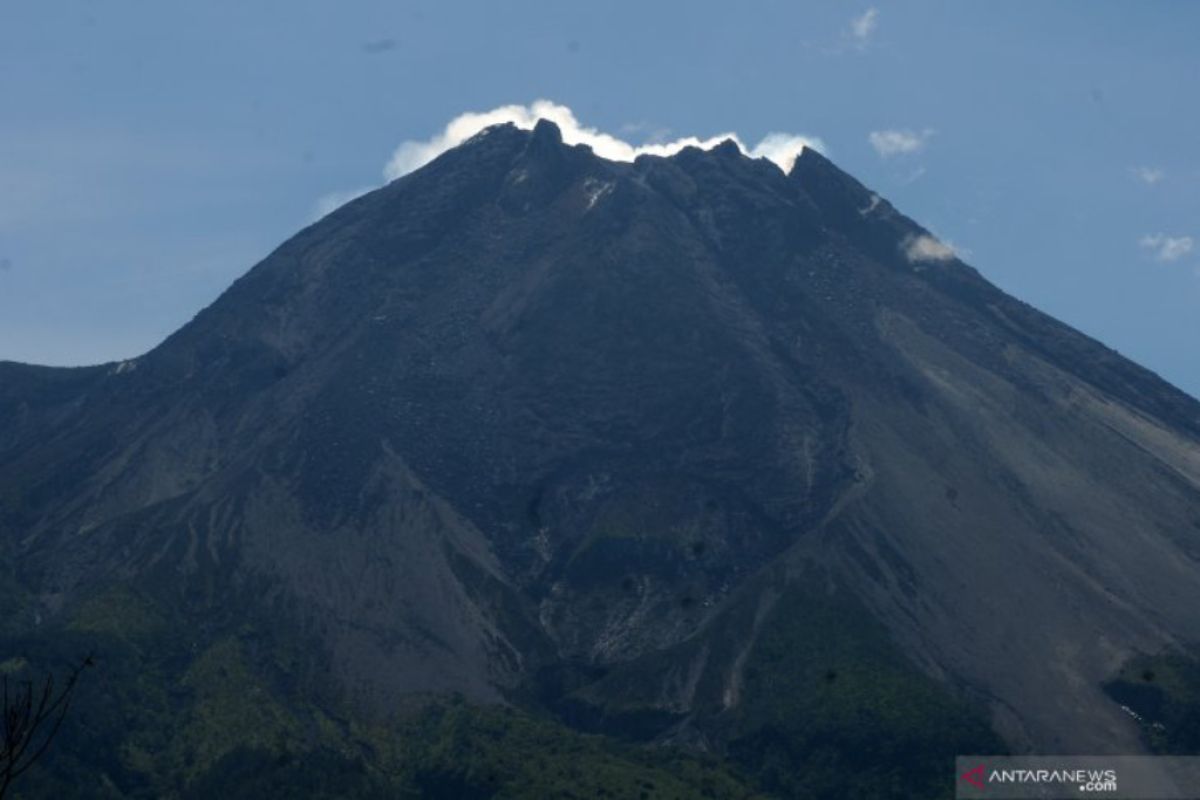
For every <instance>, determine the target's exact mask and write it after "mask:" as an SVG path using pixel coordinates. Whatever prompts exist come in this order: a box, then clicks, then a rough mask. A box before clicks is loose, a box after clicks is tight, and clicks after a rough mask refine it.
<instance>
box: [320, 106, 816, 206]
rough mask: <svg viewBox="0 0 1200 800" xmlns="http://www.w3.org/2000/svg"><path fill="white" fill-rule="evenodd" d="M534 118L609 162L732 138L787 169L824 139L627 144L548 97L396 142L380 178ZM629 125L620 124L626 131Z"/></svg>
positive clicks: (355, 193) (340, 197)
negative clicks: (494, 129)
mask: <svg viewBox="0 0 1200 800" xmlns="http://www.w3.org/2000/svg"><path fill="white" fill-rule="evenodd" d="M539 119H548V120H550V121H551V122H553V123H554V124H556V125H557V126H558V127H559V130H561V131H562V137H563V141H564V142H565V143H566V144H570V145H574V144H585V145H587V146H589V147H591V148H592V150H593V152H595V154H596V155H598V156H600V157H601V158H607V159H609V160H611V161H633V160H634V159H635V158H637V157H638V156H640V155H657V156H671V155H675V154H676V153H678V152H679V151H680V150H682V149H684V148H685V147H699V148H701V149H703V150H710V149H712V148H713V147H716V146H717V145H718V144H720V143H721V142H723V141H725V140H726V139H732V140H733V141H734V143H736V144H737V146H738V149H739V150H741V151H742V152H743V153H745V154H746V155H747V156H749V157H751V158H765V159H767V160H769V161H771V162H772V163H774V164H775V165H776V166H778V167H779V168H780V169H781V170H783V171H784V172H788V171H790V170H791V168H792V165H793V164H794V163H795V161H796V157H797V156H798V155H800V152H801V151H802V150H803V149H804V148H805V147H811V148H813V149H814V150H818V151H822V152H824V151H825V144H824V143H823V142H822V141H821V140H820V139H818V138H817V137H815V136H806V135H803V134H798V133H768V134H767V135H766V136H764V137H763V138H762V140H761V141H759V142H758V144H756V145H754V146H753V147H748V146H747V145H746V144H745V143H744V142H743V141H742V140H741V138H740V137H739V136H738V135H737V134H736V133H723V134H720V135H718V136H710V137H707V138H704V139H701V138H699V137H697V136H683V137H679V138H677V139H673V140H671V141H662V140H661V136H662V135H663V134H664V132H665V129H658V130H654V131H651V134H650V135H651V140H650V141H649V142H645V143H643V144H637V145H635V144H632V143H630V142H628V141H626V140H624V139H622V138H620V137H619V136H615V135H613V134H610V133H605V132H603V131H600V130H597V129H596V128H590V127H587V126H586V125H583V124H581V123H580V122H579V120H578V119H576V117H575V112H573V111H572V110H571V109H570V108H568V107H567V106H564V105H560V104H558V103H554V102H551V101H549V100H537V101H535V102H533V103H530V104H529V105H527V106H523V105H507V106H499V107H498V108H493V109H491V110H490V111H478V112H476V111H472V112H467V113H465V114H460V115H459V116H457V117H455V118H454V119H452V120H451V121H450V122H449V123H448V124H447V125H446V127H445V128H443V129H442V130H441V131H440V132H439V133H437V134H435V135H434V136H432V137H430V138H428V139H412V140H409V141H406V142H401V144H400V146H399V147H397V148H396V150H395V151H394V152H393V153H392V157H391V158H390V159H389V160H388V162H387V165H386V166H385V167H384V169H383V177H384V180H385V181H392V180H395V179H396V178H399V177H401V176H403V175H407V174H408V173H410V172H412V171H413V170H416V169H419V168H421V167H423V166H425V165H426V164H428V163H429V162H430V161H432V160H434V159H435V158H437V157H438V156H440V155H441V154H442V153H444V152H446V151H447V150H450V149H451V148H454V147H457V146H458V145H460V144H462V143H463V142H465V141H467V140H468V139H470V138H471V137H472V136H475V135H476V134H478V133H479V132H481V131H482V130H484V129H485V128H489V127H491V126H493V125H500V124H503V123H506V122H507V123H512V124H513V125H516V126H517V127H518V128H522V129H524V130H530V129H532V128H533V127H534V125H536V124H537V121H538V120H539ZM632 127H633V126H625V130H626V132H630V131H631V128H632ZM371 188H374V187H368V188H363V189H355V190H352V191H341V192H331V193H329V194H327V195H325V196H323V197H321V198H320V199H319V200H318V201H317V203H316V206H315V208H314V213H315V214H316V218H318V219H319V218H320V217H323V216H325V215H326V214H328V213H329V212H331V211H333V210H334V209H336V208H338V207H339V206H341V205H343V204H345V203H348V202H350V201H351V200H353V199H354V198H356V197H359V196H360V195H363V194H365V193H366V192H368V191H370V190H371Z"/></svg>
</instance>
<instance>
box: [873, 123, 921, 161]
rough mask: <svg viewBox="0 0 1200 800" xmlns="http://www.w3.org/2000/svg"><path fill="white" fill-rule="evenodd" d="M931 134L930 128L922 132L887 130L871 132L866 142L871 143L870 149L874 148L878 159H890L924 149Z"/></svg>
mask: <svg viewBox="0 0 1200 800" xmlns="http://www.w3.org/2000/svg"><path fill="white" fill-rule="evenodd" d="M933 134H934V131H933V129H932V128H926V129H925V130H923V131H913V130H897V129H889V130H883V131H871V132H870V133H869V134H867V141H868V142H870V143H871V147H873V148H875V152H876V153H878V154H879V155H880V157H882V158H891V157H892V156H900V155H908V154H910V153H916V152H918V151H920V150H922V149H924V147H925V144H926V142H928V141H929V137H931V136H933Z"/></svg>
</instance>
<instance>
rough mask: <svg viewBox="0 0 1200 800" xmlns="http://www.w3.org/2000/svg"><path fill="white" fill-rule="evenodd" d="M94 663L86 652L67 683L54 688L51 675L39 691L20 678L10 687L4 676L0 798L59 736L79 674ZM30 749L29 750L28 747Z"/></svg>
mask: <svg viewBox="0 0 1200 800" xmlns="http://www.w3.org/2000/svg"><path fill="white" fill-rule="evenodd" d="M94 663H95V662H94V661H93V660H92V656H91V655H88V656H86V657H85V658H84V659H83V660H81V661H80V662H79V663H78V664H77V665H75V666H74V667H73V668H72V669H71V671H70V672H69V673H68V674H67V680H66V683H65V684H64V685H63V687H62V689H61V690H58V691H55V681H54V674H53V673H51V674H49V675H47V676H46V678H45V680H44V681H42V684H41V687H40V690H37V689H35V688H34V683H33V681H23V682H21V683H20V684H18V685H17V686H16V687H15V689H14V690H10V689H9V681H8V676H7V675H5V676H3V683H4V692H3V694H4V707H3V716H2V717H0V724H3V726H4V728H3V731H0V800H2V799H3V797H4V794H5V792H7V791H8V788H9V786H10V785H11V784H12V782H13V781H14V780H16V779H17V778H18V777H20V776H21V774H22V773H24V772H25V771H26V770H27V769H29V768H30V767H31V766H32V765H33V764H34V763H35V762H37V760H38V759H39V758H41V757H42V756H43V755H44V754H45V752H46V750H47V748H49V747H50V742H52V741H53V740H54V737H55V736H57V735H58V731H59V728H61V727H62V723H63V720H64V719H66V716H67V712H68V711H69V710H70V709H71V698H72V696H73V695H74V693H75V687H76V684H77V683H78V682H79V677H80V675H82V674H83V671H84V670H85V669H87V668H88V667H90V666H92V665H93V664H94ZM31 748H32V749H31Z"/></svg>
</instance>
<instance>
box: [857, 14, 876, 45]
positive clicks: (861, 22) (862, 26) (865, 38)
mask: <svg viewBox="0 0 1200 800" xmlns="http://www.w3.org/2000/svg"><path fill="white" fill-rule="evenodd" d="M878 25H879V9H878V8H874V7H872V8H868V9H867V10H866V11H864V12H863V13H862V14H860V15H859V16H857V17H855V18H854V19H852V20H850V36H851V37H852V38H853V39H854V42H855V43H856V44H857V45H858V46H859V47H866V46H867V45H868V44H870V43H871V37H872V36H873V35H874V34H875V28H876V27H877V26H878Z"/></svg>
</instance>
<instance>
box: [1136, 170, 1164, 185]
mask: <svg viewBox="0 0 1200 800" xmlns="http://www.w3.org/2000/svg"><path fill="white" fill-rule="evenodd" d="M1129 171H1130V172H1132V173H1133V176H1134V177H1135V178H1137V179H1138V180H1139V181H1141V182H1142V183H1144V184H1146V185H1148V186H1153V185H1154V184H1156V183H1158V182H1159V181H1161V180H1162V179H1163V178H1165V177H1167V173H1165V172H1163V171H1162V170H1161V169H1158V168H1157V167H1130V168H1129Z"/></svg>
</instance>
